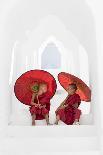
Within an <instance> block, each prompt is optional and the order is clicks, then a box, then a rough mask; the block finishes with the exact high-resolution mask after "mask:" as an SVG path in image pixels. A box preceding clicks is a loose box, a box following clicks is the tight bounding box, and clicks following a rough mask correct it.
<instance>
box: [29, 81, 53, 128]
mask: <svg viewBox="0 0 103 155" xmlns="http://www.w3.org/2000/svg"><path fill="white" fill-rule="evenodd" d="M31 105H32V106H31V107H30V113H31V115H32V125H35V120H41V119H46V123H47V125H49V124H50V123H49V111H50V94H49V92H48V93H47V85H46V84H40V86H39V91H38V92H37V93H33V95H32V99H31Z"/></svg>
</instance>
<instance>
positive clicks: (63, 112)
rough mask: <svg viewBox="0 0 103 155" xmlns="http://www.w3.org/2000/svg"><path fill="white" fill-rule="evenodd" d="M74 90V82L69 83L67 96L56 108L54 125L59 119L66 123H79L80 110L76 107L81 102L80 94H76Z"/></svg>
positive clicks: (75, 88) (75, 87)
mask: <svg viewBox="0 0 103 155" xmlns="http://www.w3.org/2000/svg"><path fill="white" fill-rule="evenodd" d="M76 90H77V86H76V84H70V85H69V86H68V89H67V91H68V96H67V98H66V99H65V100H64V101H63V102H62V103H61V105H60V106H59V107H58V108H57V110H56V122H55V124H56V125H57V124H58V122H59V120H61V121H63V122H64V123H65V124H67V125H72V124H75V125H79V119H80V115H81V110H79V109H78V107H79V105H80V103H81V99H80V96H79V95H78V94H76Z"/></svg>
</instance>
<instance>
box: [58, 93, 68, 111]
mask: <svg viewBox="0 0 103 155" xmlns="http://www.w3.org/2000/svg"><path fill="white" fill-rule="evenodd" d="M67 98H68V96H67V97H66V99H65V100H64V101H63V102H62V103H61V104H60V106H59V107H58V108H57V110H56V111H58V109H60V108H61V107H63V106H64V105H65V101H66V100H67ZM67 106H68V105H65V107H67Z"/></svg>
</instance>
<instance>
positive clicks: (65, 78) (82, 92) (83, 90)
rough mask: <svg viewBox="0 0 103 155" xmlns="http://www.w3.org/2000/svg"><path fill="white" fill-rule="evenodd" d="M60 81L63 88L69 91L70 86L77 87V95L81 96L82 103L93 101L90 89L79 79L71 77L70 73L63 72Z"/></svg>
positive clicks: (59, 76) (59, 77) (59, 75)
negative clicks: (74, 85)
mask: <svg viewBox="0 0 103 155" xmlns="http://www.w3.org/2000/svg"><path fill="white" fill-rule="evenodd" d="M58 80H59V82H60V84H61V86H62V87H63V88H64V89H65V90H67V89H68V85H69V84H72V83H74V84H76V85H77V88H78V89H77V92H76V93H77V94H79V96H80V98H81V100H82V101H86V102H90V101H91V90H90V88H89V87H88V86H87V85H86V84H85V83H84V82H83V81H82V80H81V79H79V78H78V77H76V76H74V75H71V74H69V73H65V72H61V73H59V74H58Z"/></svg>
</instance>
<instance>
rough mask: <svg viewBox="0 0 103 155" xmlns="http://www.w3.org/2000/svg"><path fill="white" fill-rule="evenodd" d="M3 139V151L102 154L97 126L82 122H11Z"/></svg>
mask: <svg viewBox="0 0 103 155" xmlns="http://www.w3.org/2000/svg"><path fill="white" fill-rule="evenodd" d="M5 133H6V135H5V138H1V139H0V155H2V154H3V155H8V154H9V155H16V154H17V155H24V154H25V155H32V154H33V155H35V154H37V155H38V154H42V155H43V154H45V155H46V154H54V155H55V154H56V155H58V154H60V155H61V154H63V155H65V154H70V155H81V154H82V155H89V154H90V155H92V154H93V155H99V154H100V152H99V149H100V142H99V138H98V136H97V135H96V128H95V127H94V126H92V125H91V126H90V125H81V126H48V127H45V126H35V127H34V126H33V127H32V126H24V127H23V126H22V127H21V126H9V127H8V128H7V129H5Z"/></svg>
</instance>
